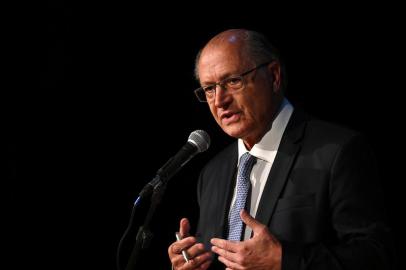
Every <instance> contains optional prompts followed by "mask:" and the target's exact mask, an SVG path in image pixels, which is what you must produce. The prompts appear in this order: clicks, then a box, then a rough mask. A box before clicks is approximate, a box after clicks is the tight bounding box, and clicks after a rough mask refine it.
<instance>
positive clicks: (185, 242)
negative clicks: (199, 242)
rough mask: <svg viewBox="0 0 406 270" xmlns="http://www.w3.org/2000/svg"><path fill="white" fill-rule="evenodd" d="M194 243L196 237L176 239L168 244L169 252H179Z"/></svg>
mask: <svg viewBox="0 0 406 270" xmlns="http://www.w3.org/2000/svg"><path fill="white" fill-rule="evenodd" d="M194 244H196V238H194V237H186V238H184V239H182V240H180V241H176V242H174V243H172V245H170V246H169V253H174V254H181V252H182V250H186V249H188V248H189V247H191V246H193V245H194Z"/></svg>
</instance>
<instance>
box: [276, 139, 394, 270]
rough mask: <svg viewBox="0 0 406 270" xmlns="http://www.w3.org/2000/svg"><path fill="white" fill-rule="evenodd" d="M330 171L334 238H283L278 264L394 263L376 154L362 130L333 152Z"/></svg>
mask: <svg viewBox="0 0 406 270" xmlns="http://www.w3.org/2000/svg"><path fill="white" fill-rule="evenodd" d="M333 160H334V161H333V162H332V165H331V168H330V174H329V208H330V213H331V215H330V221H331V225H332V229H333V231H334V235H335V237H336V240H337V241H334V243H325V242H320V243H313V244H309V245H300V244H297V243H291V242H284V241H281V243H282V270H293V269H295V270H296V269H330V270H336V269H337V270H338V269H357V270H362V269H365V270H373V269H379V270H382V269H394V267H395V266H394V265H393V264H394V252H393V243H392V240H391V235H390V230H389V228H388V226H387V225H386V224H385V222H384V211H385V209H384V207H383V204H384V203H383V194H382V192H381V188H380V185H379V176H378V170H377V164H376V162H375V158H374V157H373V154H372V152H371V150H370V148H369V147H368V145H367V144H366V143H365V141H364V140H363V139H362V137H360V136H354V137H352V138H351V139H350V140H349V141H348V142H346V143H345V144H344V145H343V146H342V147H341V148H340V149H339V150H338V151H337V153H336V156H335V157H334V159H333Z"/></svg>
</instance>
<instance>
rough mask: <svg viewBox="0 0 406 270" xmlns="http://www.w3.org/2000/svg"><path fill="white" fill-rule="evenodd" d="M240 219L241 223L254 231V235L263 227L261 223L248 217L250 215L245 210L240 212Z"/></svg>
mask: <svg viewBox="0 0 406 270" xmlns="http://www.w3.org/2000/svg"><path fill="white" fill-rule="evenodd" d="M240 217H241V219H242V221H243V222H244V223H245V224H246V225H247V226H248V227H250V228H251V229H252V230H253V231H254V233H255V232H258V231H259V230H262V229H263V227H264V225H263V224H262V223H259V222H258V221H257V220H256V219H254V218H253V217H252V216H250V214H248V213H247V211H245V210H241V212H240Z"/></svg>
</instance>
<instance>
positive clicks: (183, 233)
mask: <svg viewBox="0 0 406 270" xmlns="http://www.w3.org/2000/svg"><path fill="white" fill-rule="evenodd" d="M189 230H190V223H189V220H188V219H187V218H182V219H181V220H180V224H179V233H180V237H182V238H185V237H188V236H189Z"/></svg>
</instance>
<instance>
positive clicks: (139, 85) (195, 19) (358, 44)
mask: <svg viewBox="0 0 406 270" xmlns="http://www.w3.org/2000/svg"><path fill="white" fill-rule="evenodd" d="M151 4H152V6H154V5H155V6H154V7H153V8H152V7H149V8H145V6H144V7H141V5H137V4H134V3H131V4H130V3H114V4H113V3H112V2H110V3H94V4H86V5H84V4H82V5H80V6H71V5H70V4H68V3H66V2H64V1H49V2H48V3H47V4H45V5H44V6H43V8H42V12H40V13H39V14H40V15H39V16H38V17H39V19H40V21H41V24H40V26H38V28H36V29H35V33H34V35H35V39H34V41H35V43H36V44H39V49H38V50H37V51H36V52H35V56H37V57H38V62H37V63H38V65H37V68H36V70H35V71H36V72H39V74H38V76H37V81H36V82H38V85H39V86H40V88H39V90H37V91H35V93H31V94H30V95H28V99H30V106H29V107H28V109H27V111H26V112H25V113H24V114H23V115H24V116H23V117H24V118H25V119H24V120H27V121H24V123H28V125H27V128H25V129H24V130H25V133H26V134H25V135H26V136H24V141H23V144H21V145H23V146H22V147H21V148H22V149H21V152H20V151H17V150H16V148H17V147H16V142H15V140H14V139H9V140H8V143H7V145H6V149H7V150H8V151H7V153H8V163H7V164H8V168H9V172H10V173H9V174H7V175H8V179H9V182H8V183H9V184H10V187H11V188H10V189H9V190H11V192H10V193H9V194H11V199H12V202H13V203H12V205H13V207H14V208H12V211H11V217H12V220H15V221H17V223H16V226H14V229H17V230H16V234H17V236H21V237H19V239H20V240H21V241H14V240H15V239H14V237H12V242H13V244H15V246H13V250H14V249H15V251H16V252H15V253H14V254H16V256H15V257H14V256H13V257H11V263H12V264H13V265H15V266H16V267H15V268H16V269H18V268H19V266H20V265H21V264H23V263H25V262H27V260H26V258H27V254H34V256H32V258H31V259H30V260H28V262H29V264H30V265H33V264H36V265H38V266H39V267H41V268H48V267H49V268H53V269H65V268H67V269H68V268H69V269H115V253H116V248H117V244H118V241H119V239H120V237H121V236H122V234H123V232H124V230H125V228H126V226H127V223H128V220H129V216H130V212H131V207H132V203H133V201H134V199H135V198H136V196H137V194H138V192H139V191H140V190H141V188H142V187H143V186H144V185H145V184H146V183H147V182H148V181H150V180H151V179H152V177H153V176H154V173H155V172H156V170H157V169H158V168H159V167H160V166H161V165H163V164H164V163H165V162H166V160H167V159H168V158H170V157H171V156H172V155H173V154H175V153H176V151H178V149H179V148H180V147H181V146H182V145H183V144H184V143H185V142H186V140H187V137H188V135H189V133H190V132H192V131H193V130H195V129H204V130H206V131H207V132H208V133H209V134H210V136H211V138H212V145H211V147H210V149H209V150H208V151H207V152H205V153H202V154H200V155H199V156H197V157H196V158H194V159H193V160H192V161H191V162H190V163H189V164H187V166H185V167H184V169H183V170H182V171H181V172H180V173H179V174H177V175H176V177H174V178H173V179H172V180H171V182H170V184H169V185H168V188H167V191H166V194H165V197H164V199H163V202H162V205H161V206H160V208H159V209H158V211H157V212H156V214H155V216H154V220H153V224H152V228H151V229H152V231H153V232H154V234H155V237H154V240H153V242H152V245H151V247H150V249H149V250H148V251H147V252H146V253H144V254H142V264H143V267H142V268H141V267H140V269H143V268H145V269H170V265H169V260H168V258H167V246H168V245H169V243H170V242H171V241H173V240H174V232H175V231H177V230H178V221H179V219H180V218H181V217H184V216H185V217H189V218H190V219H191V222H192V230H194V229H195V228H194V225H195V224H196V218H197V206H196V196H195V185H196V179H197V176H198V172H199V170H200V168H201V167H202V166H203V165H204V164H205V162H207V161H208V160H209V159H210V157H212V156H213V155H214V154H215V153H216V152H218V151H219V150H220V149H222V148H223V147H224V146H225V145H227V144H228V143H230V142H231V139H230V138H228V137H227V136H226V135H224V134H223V133H222V131H221V130H220V129H219V128H218V127H217V125H216V124H215V122H214V120H212V118H211V115H210V113H209V110H208V109H207V107H206V105H205V104H200V103H198V102H197V100H196V99H195V97H194V94H193V91H192V90H193V89H194V88H196V87H197V86H198V84H197V83H196V82H195V80H194V79H193V69H194V58H195V54H196V53H197V51H198V49H199V48H200V47H201V46H203V45H204V43H205V42H207V41H208V39H209V38H210V37H212V36H213V35H215V34H217V33H218V32H220V31H223V30H225V29H228V28H248V29H253V30H257V31H260V32H263V33H265V34H266V35H267V36H268V37H269V38H270V39H271V41H272V42H273V43H274V44H275V45H276V47H278V48H279V49H280V51H281V54H282V57H283V58H284V60H285V61H286V65H287V71H288V76H289V86H288V98H289V100H290V101H291V102H292V103H293V104H294V106H300V107H303V108H304V109H305V110H307V111H308V112H310V113H312V114H314V115H315V116H317V117H319V118H321V119H325V120H328V121H332V122H336V123H338V124H341V125H344V126H348V127H350V128H352V129H355V130H358V131H360V132H362V133H364V134H365V136H366V137H367V139H368V140H369V142H370V144H371V146H372V147H373V149H374V151H375V153H376V155H377V159H378V164H379V171H380V174H381V175H382V186H383V190H384V194H385V199H386V202H387V209H388V218H389V222H390V224H391V226H392V227H393V229H394V238H395V241H396V245H397V246H400V239H401V238H402V234H403V232H401V225H400V221H399V220H400V218H399V214H400V211H401V209H402V207H401V206H402V205H403V202H402V203H401V200H400V198H401V194H402V193H401V190H402V189H401V188H400V187H401V182H402V181H403V178H404V177H403V176H402V171H403V157H402V154H403V152H404V146H403V145H402V143H403V139H402V136H401V134H402V132H401V130H402V128H403V127H402V125H403V123H404V121H403V119H402V118H401V111H402V109H403V107H402V106H401V99H400V96H401V94H400V93H401V92H402V91H403V90H404V88H403V89H402V87H401V86H400V85H399V83H398V81H399V79H400V78H401V71H400V70H401V68H399V66H401V64H402V63H403V62H402V61H401V60H400V59H401V57H400V51H401V50H400V48H401V45H400V36H399V35H400V33H401V22H400V18H399V17H398V15H397V12H396V10H397V9H396V7H389V6H385V7H382V6H378V5H376V6H363V7H359V8H356V7H354V6H349V5H345V4H341V5H335V6H330V7H327V6H320V5H318V6H310V5H306V6H304V5H303V6H297V5H292V6H289V7H284V8H282V7H276V6H275V5H269V4H268V5H260V4H257V5H253V6H252V5H250V6H249V7H247V3H246V4H244V5H241V4H236V3H234V4H233V5H232V7H231V6H230V7H227V8H222V9H220V8H218V7H217V6H215V5H213V6H209V7H208V6H207V3H206V4H205V5H206V6H205V8H203V7H201V6H199V5H202V3H196V4H194V7H191V6H186V4H182V5H181V4H179V5H175V4H172V5H170V6H165V5H162V4H158V3H156V4H154V3H151ZM230 5H231V4H230ZM206 9H207V10H206ZM17 126H18V124H17ZM19 150H20V148H19ZM17 152H18V153H21V155H20V154H17ZM20 157H21V160H24V161H23V162H22V163H21V165H19V166H17V169H16V160H17V159H18V160H19V162H20ZM19 164H20V163H19ZM16 171H17V175H18V177H17V176H16V174H15V172H16ZM17 179H18V180H17ZM148 204H149V203H148V201H145V202H144V204H143V207H142V208H141V209H140V211H139V212H138V213H137V222H141V221H142V219H143V217H144V216H145V208H146V207H147V206H148ZM146 265H147V266H146Z"/></svg>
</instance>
